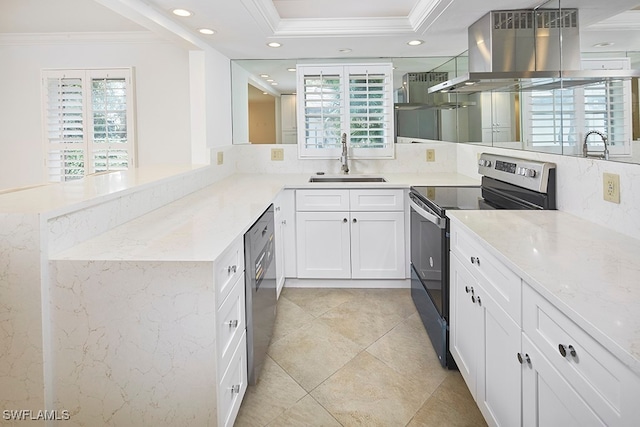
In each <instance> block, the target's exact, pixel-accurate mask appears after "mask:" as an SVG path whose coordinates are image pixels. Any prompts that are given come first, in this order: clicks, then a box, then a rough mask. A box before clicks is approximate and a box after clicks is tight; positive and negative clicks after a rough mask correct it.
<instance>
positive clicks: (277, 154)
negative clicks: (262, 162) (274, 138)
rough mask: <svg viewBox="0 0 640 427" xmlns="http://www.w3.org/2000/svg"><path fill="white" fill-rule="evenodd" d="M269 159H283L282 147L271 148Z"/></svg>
mask: <svg viewBox="0 0 640 427" xmlns="http://www.w3.org/2000/svg"><path fill="white" fill-rule="evenodd" d="M271 160H284V149H283V148H272V149H271Z"/></svg>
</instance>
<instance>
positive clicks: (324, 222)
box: [296, 212, 351, 279]
mask: <svg viewBox="0 0 640 427" xmlns="http://www.w3.org/2000/svg"><path fill="white" fill-rule="evenodd" d="M349 218H350V216H349V212H298V213H297V214H296V229H297V235H296V239H297V242H296V243H297V245H296V246H297V248H298V257H297V258H298V277H299V278H301V279H349V278H350V277H351V260H350V246H351V245H350V230H349V229H350V225H349Z"/></svg>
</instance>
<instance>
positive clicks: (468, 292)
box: [449, 253, 482, 399]
mask: <svg viewBox="0 0 640 427" xmlns="http://www.w3.org/2000/svg"><path fill="white" fill-rule="evenodd" d="M450 268H451V274H450V285H449V293H450V295H451V302H450V310H451V311H450V316H449V328H450V333H449V350H450V351H451V355H452V356H453V358H454V359H455V361H456V364H457V365H458V369H459V370H460V373H461V374H462V377H463V378H464V380H465V382H466V383H467V387H468V388H469V391H471V394H472V395H473V398H474V399H475V398H476V383H477V376H476V375H477V371H478V362H479V361H478V358H479V357H480V349H481V341H480V339H481V336H482V328H481V327H482V324H481V321H482V317H481V314H482V312H481V310H480V308H479V307H478V305H477V304H475V303H474V302H473V301H472V299H471V298H472V296H474V295H475V290H476V288H477V284H476V280H475V279H474V277H473V276H472V275H471V273H469V271H468V270H467V269H466V268H465V267H464V265H462V263H461V262H460V260H459V259H458V258H457V257H456V256H455V255H454V254H453V253H452V254H451V265H450ZM474 298H475V297H474Z"/></svg>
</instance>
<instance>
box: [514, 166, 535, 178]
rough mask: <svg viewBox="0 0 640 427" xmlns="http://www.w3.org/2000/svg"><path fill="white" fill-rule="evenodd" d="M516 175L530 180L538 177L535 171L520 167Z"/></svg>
mask: <svg viewBox="0 0 640 427" xmlns="http://www.w3.org/2000/svg"><path fill="white" fill-rule="evenodd" d="M516 173H517V174H518V175H522V176H526V177H528V178H534V177H535V176H536V171H535V169H529V168H523V167H518V168H517V169H516Z"/></svg>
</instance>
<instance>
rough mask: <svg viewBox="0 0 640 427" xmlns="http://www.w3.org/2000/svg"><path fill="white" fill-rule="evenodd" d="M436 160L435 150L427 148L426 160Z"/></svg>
mask: <svg viewBox="0 0 640 427" xmlns="http://www.w3.org/2000/svg"><path fill="white" fill-rule="evenodd" d="M435 161H436V150H434V149H433V148H427V162H435Z"/></svg>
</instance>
